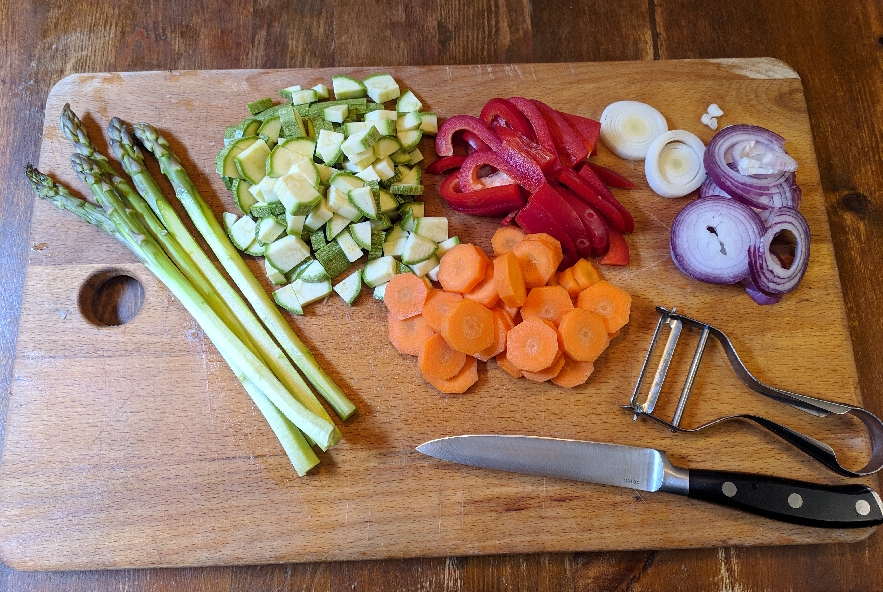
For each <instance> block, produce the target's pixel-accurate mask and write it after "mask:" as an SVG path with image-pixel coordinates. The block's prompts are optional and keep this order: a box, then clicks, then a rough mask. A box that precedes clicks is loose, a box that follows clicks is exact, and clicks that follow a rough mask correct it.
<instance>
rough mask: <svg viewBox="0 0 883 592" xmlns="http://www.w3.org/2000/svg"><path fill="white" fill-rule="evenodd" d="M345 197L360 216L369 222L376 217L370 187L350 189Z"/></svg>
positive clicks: (372, 192)
mask: <svg viewBox="0 0 883 592" xmlns="http://www.w3.org/2000/svg"><path fill="white" fill-rule="evenodd" d="M347 197H348V198H349V202H350V203H351V204H352V205H353V206H354V207H355V208H356V209H357V210H358V211H359V213H360V214H361V215H363V216H365V217H366V218H368V219H369V220H373V219H374V218H376V217H377V203H376V202H375V201H374V190H373V188H372V187H367V186H366V187H359V188H357V189H350V191H349V193H348V194H347Z"/></svg>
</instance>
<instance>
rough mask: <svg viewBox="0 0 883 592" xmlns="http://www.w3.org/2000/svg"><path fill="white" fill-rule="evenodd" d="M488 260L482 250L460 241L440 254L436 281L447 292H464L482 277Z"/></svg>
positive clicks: (476, 283)
mask: <svg viewBox="0 0 883 592" xmlns="http://www.w3.org/2000/svg"><path fill="white" fill-rule="evenodd" d="M488 263H489V260H488V257H487V255H485V253H484V251H482V250H481V249H480V248H478V247H477V246H475V245H473V244H470V243H460V244H459V245H457V246H455V247H454V248H453V249H451V250H450V251H448V252H447V253H445V254H444V255H442V258H441V261H440V262H439V268H438V281H439V283H440V284H441V285H442V288H444V289H445V290H446V291H448V292H459V293H461V294H465V293H466V292H470V291H471V290H472V288H474V287H475V286H477V285H478V284H479V283H480V282H481V281H482V280H483V279H484V272H485V270H486V269H487V266H488Z"/></svg>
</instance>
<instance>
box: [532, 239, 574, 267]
mask: <svg viewBox="0 0 883 592" xmlns="http://www.w3.org/2000/svg"><path fill="white" fill-rule="evenodd" d="M524 238H526V239H528V240H535V241H541V242H543V243H544V244H545V245H546V246H547V247H549V248H550V249H552V253H554V254H555V268H556V269H557V268H558V266H559V265H561V260H562V259H564V251H563V250H562V249H561V241H559V240H558V239H557V238H555V237H554V236H552V235H551V234H547V233H545V232H535V233H533V234H528V235H526V236H525V237H524Z"/></svg>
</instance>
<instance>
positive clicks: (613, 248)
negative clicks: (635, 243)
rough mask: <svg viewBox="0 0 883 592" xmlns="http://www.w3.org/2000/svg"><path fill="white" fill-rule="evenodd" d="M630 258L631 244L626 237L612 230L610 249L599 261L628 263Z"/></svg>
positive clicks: (602, 262) (605, 263)
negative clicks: (629, 244)
mask: <svg viewBox="0 0 883 592" xmlns="http://www.w3.org/2000/svg"><path fill="white" fill-rule="evenodd" d="M629 259H630V257H629V246H628V243H626V242H625V238H624V237H623V236H622V235H621V234H620V233H618V232H616V231H615V230H611V231H610V250H609V251H607V254H606V255H604V256H603V257H601V258H600V259H598V263H601V264H602V265H628V264H629Z"/></svg>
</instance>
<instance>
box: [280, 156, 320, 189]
mask: <svg viewBox="0 0 883 592" xmlns="http://www.w3.org/2000/svg"><path fill="white" fill-rule="evenodd" d="M288 173H289V174H292V175H294V174H298V173H299V174H300V175H302V176H303V178H304V179H306V180H307V181H309V183H310V185H312V186H313V187H315V188H316V189H318V188H319V185H320V181H321V180H320V178H319V169H318V168H316V165H315V163H314V162H313V159H312V158H302V159H301V160H299V161H297V162H295V163H294V164H293V165H291V168H290V169H288Z"/></svg>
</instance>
